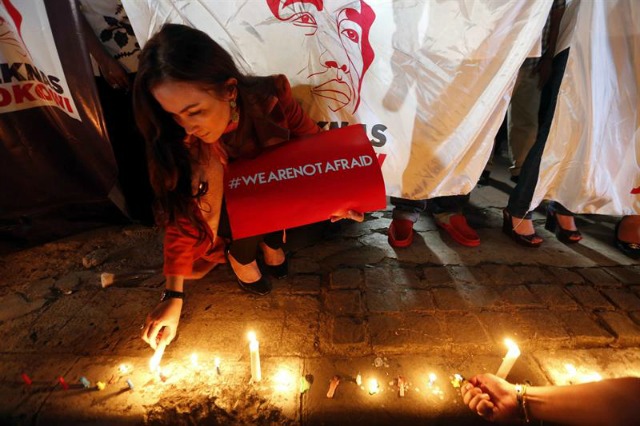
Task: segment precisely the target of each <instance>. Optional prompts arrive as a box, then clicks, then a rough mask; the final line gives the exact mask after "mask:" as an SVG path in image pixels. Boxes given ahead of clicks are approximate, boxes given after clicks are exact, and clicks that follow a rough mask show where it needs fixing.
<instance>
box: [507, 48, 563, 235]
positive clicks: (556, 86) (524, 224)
mask: <svg viewBox="0 0 640 426" xmlns="http://www.w3.org/2000/svg"><path fill="white" fill-rule="evenodd" d="M568 55H569V49H566V50H564V51H562V52H561V53H559V54H558V55H556V57H555V58H554V60H553V63H554V64H553V72H552V75H551V77H550V79H549V81H548V82H547V84H546V85H545V86H544V88H543V89H542V94H541V98H540V119H541V120H540V123H539V126H538V134H537V136H536V141H535V143H534V144H533V146H532V147H531V150H529V154H527V158H526V159H525V161H524V163H523V165H522V169H521V171H520V177H519V180H518V183H517V184H516V186H515V188H514V189H513V191H512V192H511V195H510V196H509V203H508V204H507V207H506V209H505V216H504V219H505V226H504V227H503V229H504V230H505V232H506V230H507V228H510V229H511V230H513V231H515V233H516V234H519V235H525V236H532V235H535V230H534V228H533V222H532V221H531V217H530V216H529V215H528V212H529V210H530V207H531V200H532V199H533V192H534V191H535V188H536V185H537V183H538V175H539V172H540V162H541V160H542V153H543V152H544V147H545V144H546V142H547V136H548V135H549V130H550V129H551V122H552V121H553V114H554V112H555V108H556V102H557V98H558V92H559V90H560V84H561V83H562V76H563V75H564V69H565V67H566V63H567V58H568ZM506 222H510V226H507V224H506ZM534 242H535V243H536V244H538V245H539V244H540V243H541V242H542V238H540V237H537V236H535V241H534Z"/></svg>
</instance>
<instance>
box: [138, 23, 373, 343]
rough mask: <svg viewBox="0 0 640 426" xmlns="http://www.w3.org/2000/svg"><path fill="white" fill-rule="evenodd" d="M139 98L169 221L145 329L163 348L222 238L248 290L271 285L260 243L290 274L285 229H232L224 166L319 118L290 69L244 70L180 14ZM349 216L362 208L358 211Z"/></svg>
mask: <svg viewBox="0 0 640 426" xmlns="http://www.w3.org/2000/svg"><path fill="white" fill-rule="evenodd" d="M134 106H135V110H136V113H137V115H136V118H137V122H138V126H139V128H140V130H141V131H142V134H143V135H144V136H145V139H146V141H147V144H148V151H149V153H150V156H149V165H150V174H151V183H152V185H153V188H154V190H155V192H156V196H157V198H158V200H159V205H160V208H161V209H162V210H161V213H162V214H161V215H159V219H161V225H163V226H164V227H165V237H164V245H165V247H164V261H165V263H164V273H165V275H166V277H167V281H166V288H165V292H164V294H163V297H162V299H161V302H160V304H158V305H157V307H156V308H155V309H154V310H153V311H152V312H151V313H150V314H149V315H148V316H147V319H146V324H145V327H144V331H143V335H142V338H143V339H144V340H145V341H146V342H148V343H149V344H150V345H151V346H152V347H153V348H155V347H156V345H157V344H159V343H163V344H168V343H169V342H171V340H172V339H173V338H174V337H175V333H176V329H177V326H178V323H179V321H180V313H181V311H182V299H183V298H184V292H183V289H184V280H185V279H197V278H200V277H202V276H204V275H205V274H206V273H208V272H209V271H210V270H211V269H212V268H213V267H214V266H215V265H216V264H217V263H219V262H220V260H221V259H220V258H219V257H218V256H216V248H219V247H220V246H221V245H223V244H224V243H223V242H222V239H223V238H224V239H226V240H230V245H229V247H228V251H227V258H228V261H229V263H230V265H231V268H232V269H233V271H234V273H235V274H236V277H237V281H238V285H239V286H240V287H241V288H242V289H243V290H245V291H247V292H250V293H253V294H257V295H266V294H268V293H269V292H270V291H271V284H270V283H269V281H268V280H267V279H266V277H265V276H264V275H263V273H262V271H261V270H260V268H259V266H258V264H257V262H256V256H257V251H258V248H260V249H261V251H262V253H263V255H264V263H265V264H266V267H267V268H268V272H269V273H270V274H271V275H273V276H274V277H276V278H282V277H284V276H286V275H287V273H288V264H287V259H286V256H285V253H284V251H283V249H282V246H283V232H282V231H279V232H274V233H271V234H268V235H260V236H256V237H249V238H243V239H237V240H234V239H233V235H232V230H231V229H230V225H229V218H228V214H227V210H226V208H225V202H224V186H223V174H224V171H223V169H224V165H225V164H227V162H229V161H233V160H235V159H239V158H251V157H255V156H257V155H259V154H260V152H261V151H262V150H263V149H264V148H267V147H270V146H274V145H277V144H279V143H282V142H285V141H287V140H288V139H289V138H290V137H291V138H293V137H298V136H302V135H311V134H315V133H318V132H319V131H320V128H319V127H318V126H317V125H316V123H314V122H313V121H312V120H311V119H310V118H309V117H308V116H307V115H306V114H305V113H304V112H303V111H302V108H301V107H300V105H299V104H298V103H297V102H296V101H295V100H294V99H293V97H292V93H291V87H290V86H289V81H288V80H287V78H286V77H285V76H283V75H278V76H270V77H250V76H246V75H243V74H242V73H240V71H239V70H238V68H237V66H236V64H235V63H234V61H233V58H232V57H231V55H229V53H228V52H227V51H225V50H224V49H223V48H222V47H221V46H220V45H218V44H217V43H216V42H215V41H213V40H212V39H211V38H210V37H209V36H208V35H207V34H205V33H204V32H202V31H199V30H196V29H193V28H191V27H188V26H185V25H177V24H165V25H164V26H163V27H162V29H161V30H160V31H159V32H158V33H156V34H155V35H154V36H153V37H151V39H149V41H148V42H147V44H146V45H145V47H144V49H143V50H142V52H141V54H140V65H139V68H138V76H137V78H136V82H135V86H134ZM283 208H285V207H284V206H283ZM311 208H313V206H311ZM259 215H260V212H256V220H259V217H260V216H259ZM347 216H348V217H349V218H351V219H355V220H359V221H361V220H362V218H363V216H362V214H360V213H356V212H349V213H348V215H347ZM334 219H338V218H334ZM161 330H162V333H161V335H160V331H161Z"/></svg>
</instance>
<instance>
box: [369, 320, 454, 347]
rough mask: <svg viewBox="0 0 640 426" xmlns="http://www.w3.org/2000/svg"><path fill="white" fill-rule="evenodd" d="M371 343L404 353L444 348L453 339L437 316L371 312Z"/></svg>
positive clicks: (374, 345)
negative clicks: (376, 313)
mask: <svg viewBox="0 0 640 426" xmlns="http://www.w3.org/2000/svg"><path fill="white" fill-rule="evenodd" d="M369 332H370V334H371V343H372V345H373V348H374V349H375V350H384V351H388V352H395V353H398V352H402V351H408V350H424V349H426V348H432V347H441V346H443V345H445V344H446V343H447V342H449V341H450V337H448V336H447V335H446V334H445V333H444V331H443V327H442V325H441V323H440V321H439V320H438V319H437V318H436V317H435V316H433V315H426V314H425V315H420V314H407V315H371V316H370V317H369Z"/></svg>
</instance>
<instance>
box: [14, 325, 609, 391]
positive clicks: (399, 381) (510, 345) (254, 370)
mask: <svg viewBox="0 0 640 426" xmlns="http://www.w3.org/2000/svg"><path fill="white" fill-rule="evenodd" d="M248 340H249V357H250V363H251V380H252V381H253V382H254V383H259V382H261V381H262V369H261V366H260V343H259V342H258V339H257V336H256V334H255V332H253V331H251V332H249V334H248ZM504 343H505V346H506V347H507V353H506V355H505V356H504V358H503V360H502V363H501V364H500V367H499V368H498V371H497V372H496V375H497V376H499V377H501V378H503V379H504V378H506V377H507V376H508V374H509V372H510V371H511V369H512V368H513V365H514V364H515V362H516V360H517V359H518V357H519V356H520V348H519V347H518V345H517V344H516V343H515V342H514V341H512V340H511V339H505V341H504ZM165 349H166V345H164V344H159V345H158V346H157V348H156V350H155V352H154V354H153V356H152V357H151V359H150V361H149V367H150V369H151V372H152V373H153V374H156V375H157V377H159V378H160V380H161V381H162V382H165V381H166V380H167V378H168V377H167V375H166V372H165V371H164V370H163V369H162V368H161V366H160V364H161V360H162V357H163V355H164V351H165ZM191 361H192V364H193V365H195V366H197V365H198V360H197V355H196V354H193V355H192V358H191ZM214 367H215V371H216V373H217V374H218V375H220V374H221V371H220V358H218V357H216V358H214ZM566 368H567V371H569V373H571V370H572V369H573V370H574V373H575V367H573V366H572V365H570V364H567V365H566ZM119 372H120V375H121V376H124V375H127V374H128V373H130V372H131V368H130V367H128V366H127V365H126V364H122V365H121V366H120V367H119ZM289 376H290V375H287V374H285V372H283V371H280V372H278V374H277V375H276V377H275V380H274V381H275V382H276V383H280V384H281V385H282V384H290V383H292V382H293V379H292V378H291V377H289ZM22 379H23V381H24V382H25V384H26V385H27V386H30V385H31V383H32V381H31V378H29V377H28V376H27V375H26V374H25V373H23V374H22ZM436 379H437V378H436V375H435V374H434V373H430V374H429V376H428V382H427V386H428V388H429V389H431V391H432V392H433V393H434V394H437V395H440V396H441V394H442V392H441V390H440V388H439V387H437V386H436V385H435V382H436ZM593 379H594V380H600V379H601V377H600V376H599V375H597V374H595V375H594V376H593ZM463 380H464V378H462V376H460V375H458V374H456V375H453V376H452V380H451V383H452V384H453V385H454V387H458V386H459V385H460V384H461V382H462V381H463ZM125 382H126V384H127V386H128V387H129V389H130V390H133V389H134V386H133V383H132V382H131V379H126V381H125ZM58 383H59V385H60V386H61V387H62V388H63V389H65V390H66V389H68V388H69V385H68V384H67V382H66V381H65V380H64V378H63V377H62V376H60V377H59V378H58ZM80 383H81V384H82V386H83V387H84V388H90V387H91V383H90V382H89V380H88V379H86V378H85V377H81V378H80ZM109 383H113V377H112V380H110V381H109ZM339 383H340V377H339V376H334V377H333V378H332V379H331V381H330V383H329V390H328V392H327V398H333V396H334V394H335V391H336V388H337V387H338V385H339ZM355 383H356V384H357V385H358V387H363V386H362V376H361V375H360V373H358V374H357V375H356V378H355ZM310 385H311V383H310V382H309V381H308V380H307V379H306V378H305V377H301V378H300V392H301V393H304V392H306V391H307V390H308V389H309V387H310ZM395 385H396V386H397V387H398V390H399V394H400V396H401V397H402V396H404V393H405V390H406V389H408V384H407V381H406V379H405V378H404V377H403V376H398V377H397V378H396V379H395ZM105 386H106V384H105V383H104V382H97V383H96V389H98V390H103V389H104V388H105ZM280 387H281V388H283V389H284V388H288V387H289V386H283V385H282V386H280ZM363 388H364V387H363ZM367 390H368V392H369V394H370V395H375V394H377V393H378V392H379V391H380V385H379V383H378V381H377V379H375V378H371V379H369V381H368V383H367Z"/></svg>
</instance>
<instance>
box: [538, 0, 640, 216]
mask: <svg viewBox="0 0 640 426" xmlns="http://www.w3.org/2000/svg"><path fill="white" fill-rule="evenodd" d="M574 6H575V7H576V8H577V9H576V10H575V13H574V14H572V16H573V18H574V22H573V25H575V30H574V32H573V34H572V35H571V39H570V41H569V44H568V45H569V46H570V47H571V50H570V51H569V60H568V63H567V69H566V72H565V75H564V79H563V81H562V86H561V88H560V94H559V96H558V105H557V107H556V112H555V116H554V121H553V124H552V127H551V131H550V133H549V139H548V141H547V145H546V147H545V151H544V154H543V157H542V163H541V164H540V178H539V180H538V186H537V187H536V191H535V194H534V199H533V203H532V205H534V206H536V205H538V204H539V203H540V201H542V200H543V199H552V200H557V201H560V202H561V203H562V204H563V205H564V206H565V207H567V208H568V209H569V210H571V211H573V212H575V213H598V214H608V215H623V214H640V196H639V195H638V194H640V112H639V109H638V105H640V3H639V2H637V1H635V0H607V1H591V0H585V1H580V0H576V3H575V4H574ZM566 24H567V25H569V26H571V25H572V23H566Z"/></svg>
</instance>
